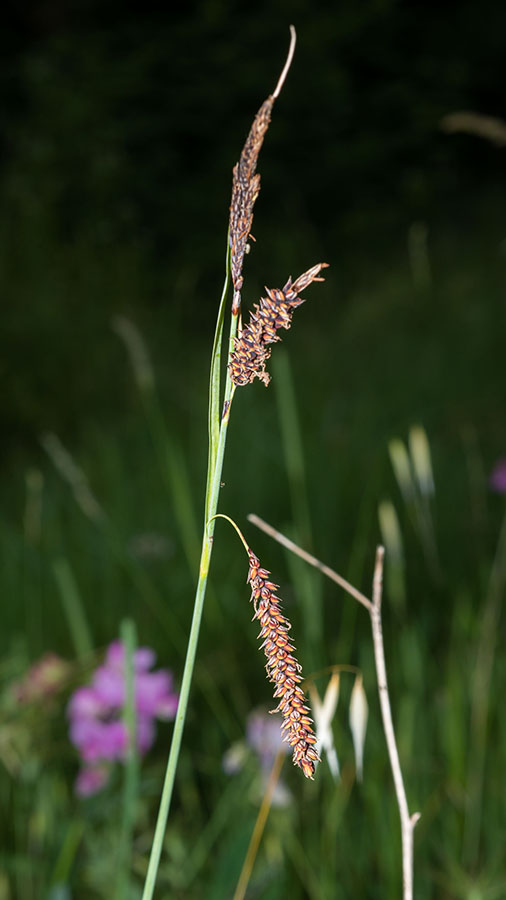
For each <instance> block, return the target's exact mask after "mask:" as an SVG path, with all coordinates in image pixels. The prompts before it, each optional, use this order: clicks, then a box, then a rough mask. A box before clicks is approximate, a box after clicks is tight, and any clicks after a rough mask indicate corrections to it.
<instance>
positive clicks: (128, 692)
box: [115, 619, 139, 900]
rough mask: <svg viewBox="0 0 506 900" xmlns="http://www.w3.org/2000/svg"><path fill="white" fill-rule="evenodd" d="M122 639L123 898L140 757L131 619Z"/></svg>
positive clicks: (124, 625) (119, 883) (127, 884)
mask: <svg viewBox="0 0 506 900" xmlns="http://www.w3.org/2000/svg"><path fill="white" fill-rule="evenodd" d="M121 639H122V642H123V648H124V667H125V669H124V673H125V707H124V713H123V722H124V724H125V728H126V731H127V735H128V744H127V748H128V749H127V754H126V759H125V776H124V782H123V809H122V820H121V829H120V838H119V850H118V874H117V880H116V892H115V897H116V898H117V900H123V898H125V897H128V895H129V892H130V873H131V868H132V841H133V831H134V824H135V805H136V801H137V791H138V783H139V758H138V754H137V740H136V734H137V715H136V707H135V671H134V667H135V662H134V654H135V647H136V643H137V636H136V631H135V625H134V623H133V622H132V621H131V620H130V619H125V620H124V621H123V622H122V623H121Z"/></svg>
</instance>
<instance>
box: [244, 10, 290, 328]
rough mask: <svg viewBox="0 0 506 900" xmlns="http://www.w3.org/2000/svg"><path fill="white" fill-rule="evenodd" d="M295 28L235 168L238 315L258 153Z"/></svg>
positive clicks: (256, 185) (257, 181)
mask: <svg viewBox="0 0 506 900" xmlns="http://www.w3.org/2000/svg"><path fill="white" fill-rule="evenodd" d="M295 40H296V35H295V28H294V27H293V25H290V48H289V50H288V56H287V59H286V63H285V65H284V68H283V71H282V72H281V75H280V76H279V79H278V83H277V85H276V88H275V90H274V92H273V93H272V94H270V95H269V96H268V97H267V100H265V101H264V103H262V106H261V107H260V109H259V110H258V112H257V114H256V116H255V118H254V120H253V124H252V126H251V129H250V132H249V134H248V137H247V138H246V143H245V144H244V147H243V149H242V153H241V156H240V159H239V162H238V163H237V165H236V166H234V170H233V180H232V200H231V203H230V220H229V235H230V236H229V241H230V251H231V252H230V256H231V260H230V267H231V271H232V283H233V285H234V299H233V309H234V311H235V313H236V314H237V313H238V311H239V307H240V305H241V288H242V284H243V277H242V267H243V263H244V254H245V253H246V245H247V242H248V238H249V237H250V232H251V225H252V222H253V207H254V205H255V201H256V199H257V197H258V194H259V193H260V175H257V174H256V168H257V162H258V154H259V153H260V150H261V149H262V144H263V142H264V137H265V135H266V132H267V129H268V127H269V124H270V121H271V113H272V107H273V106H274V102H275V100H276V99H277V98H278V97H279V93H280V91H281V88H282V87H283V84H284V81H285V78H286V75H287V73H288V70H289V68H290V66H291V64H292V59H293V54H294V51H295Z"/></svg>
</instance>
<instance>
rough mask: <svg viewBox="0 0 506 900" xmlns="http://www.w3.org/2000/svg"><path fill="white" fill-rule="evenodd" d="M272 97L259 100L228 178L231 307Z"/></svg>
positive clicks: (236, 305) (256, 192)
mask: <svg viewBox="0 0 506 900" xmlns="http://www.w3.org/2000/svg"><path fill="white" fill-rule="evenodd" d="M273 105H274V97H273V96H269V97H268V98H267V100H266V101H265V102H264V103H262V106H261V107H260V109H259V110H258V112H257V114H256V116H255V118H254V120H253V125H252V126H251V129H250V132H249V134H248V137H247V139H246V143H245V144H244V147H243V149H242V153H241V157H240V159H239V162H238V163H237V165H235V166H234V170H233V180H232V200H231V203H230V221H229V231H230V238H229V240H230V248H231V260H230V266H231V270H232V283H233V285H234V308H236V309H239V306H240V303H241V288H242V283H243V277H242V267H243V263H244V254H245V252H246V244H247V242H248V238H249V236H250V232H251V226H252V223H253V207H254V205H255V201H256V199H257V197H258V195H259V193H260V175H258V174H255V173H256V168H257V161H258V154H259V153H260V150H261V147H262V144H263V141H264V137H265V134H266V132H267V129H268V127H269V123H270V121H271V113H272V107H273Z"/></svg>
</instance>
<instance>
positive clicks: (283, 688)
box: [248, 550, 319, 778]
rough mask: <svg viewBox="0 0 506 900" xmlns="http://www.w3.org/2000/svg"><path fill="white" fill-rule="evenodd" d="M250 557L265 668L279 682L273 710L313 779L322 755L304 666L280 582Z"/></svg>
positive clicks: (299, 763)
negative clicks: (307, 698) (297, 652)
mask: <svg viewBox="0 0 506 900" xmlns="http://www.w3.org/2000/svg"><path fill="white" fill-rule="evenodd" d="M248 556H249V572H248V583H249V584H250V585H251V599H252V600H253V606H254V609H255V615H254V616H253V619H258V620H259V622H260V625H261V630H260V634H259V637H261V638H263V639H264V641H263V644H262V648H263V650H264V653H265V656H266V658H267V664H266V666H265V668H266V671H267V675H268V678H269V680H270V681H272V682H273V684H275V685H276V690H275V691H274V697H279V705H278V706H277V707H276V709H273V710H272V712H280V713H281V715H282V716H283V718H284V723H283V725H282V730H283V731H285V732H286V733H285V736H284V738H283V739H284V740H285V741H288V743H289V744H290V746H291V747H292V748H293V762H294V765H296V766H300V768H301V769H302V771H303V772H304V775H305V776H306V778H312V777H313V775H314V773H315V763H317V762H318V761H319V756H318V754H317V752H316V750H315V746H314V745H315V744H316V735H315V733H314V731H313V727H312V726H313V721H312V719H311V717H310V716H309V707H308V706H306V704H305V697H304V693H303V691H302V688H301V687H300V682H301V681H302V676H301V674H300V672H301V666H300V665H299V663H298V662H297V660H296V658H295V656H294V655H293V653H294V650H295V647H294V646H293V644H292V643H291V641H290V638H289V636H288V632H289V630H290V627H291V626H290V623H289V621H288V619H287V618H286V617H285V616H284V615H283V613H282V612H281V608H280V599H279V597H276V593H275V592H276V590H277V588H278V585H276V584H273V583H272V581H269V575H270V572H268V571H267V569H261V568H260V562H259V560H258V558H257V557H256V556H255V554H254V553H253V552H252V551H251V550H248Z"/></svg>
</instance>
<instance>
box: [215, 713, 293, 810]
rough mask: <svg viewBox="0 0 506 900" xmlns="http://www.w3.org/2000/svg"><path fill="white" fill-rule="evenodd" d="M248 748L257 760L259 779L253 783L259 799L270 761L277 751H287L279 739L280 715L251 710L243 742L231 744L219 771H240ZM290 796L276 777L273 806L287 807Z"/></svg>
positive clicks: (265, 783) (268, 773) (264, 785)
mask: <svg viewBox="0 0 506 900" xmlns="http://www.w3.org/2000/svg"><path fill="white" fill-rule="evenodd" d="M248 747H249V749H250V750H253V751H254V753H255V756H256V757H257V758H258V761H259V763H260V778H259V781H258V784H257V785H256V788H255V790H256V793H257V795H258V797H257V799H259V800H261V799H262V797H263V796H264V794H265V791H266V789H267V783H268V781H269V777H270V773H271V770H272V766H273V764H274V760H275V759H276V756H277V754H278V752H279V751H281V752H282V753H285V754H287V753H290V752H291V751H290V747H289V745H288V744H287V743H286V742H285V741H283V739H282V735H281V728H280V717H279V716H271V715H270V714H269V713H267V712H266V710H264V709H255V710H253V712H251V713H250V714H249V716H248V720H247V723H246V741H237V742H236V743H235V744H232V746H231V747H229V749H228V750H227V752H226V753H225V755H224V757H223V770H224V772H225V773H226V774H227V775H235V774H237V772H240V771H241V769H242V768H243V766H244V764H245V762H246V760H247V758H248V755H249V753H248ZM291 800H292V795H291V793H290V791H289V789H288V788H287V786H286V785H285V783H284V781H283V780H282V779H281V778H279V779H278V781H277V783H276V786H275V788H274V793H273V795H272V801H271V802H272V805H273V806H279V807H283V806H288V805H289V804H290V803H291Z"/></svg>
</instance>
